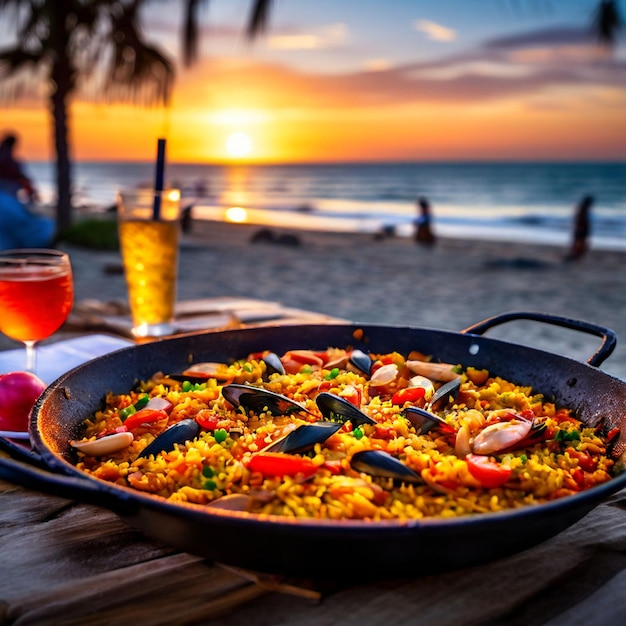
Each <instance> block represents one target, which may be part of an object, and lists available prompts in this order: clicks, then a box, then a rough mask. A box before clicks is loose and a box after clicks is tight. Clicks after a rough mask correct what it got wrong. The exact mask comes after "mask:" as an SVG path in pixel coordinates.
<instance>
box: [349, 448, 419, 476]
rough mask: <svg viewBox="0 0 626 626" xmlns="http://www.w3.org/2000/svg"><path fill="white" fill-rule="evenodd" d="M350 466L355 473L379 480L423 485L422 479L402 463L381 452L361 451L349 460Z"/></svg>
mask: <svg viewBox="0 0 626 626" xmlns="http://www.w3.org/2000/svg"><path fill="white" fill-rule="evenodd" d="M350 466H351V467H352V469H355V470H356V471H357V472H363V473H364V474H369V475H370V476H376V477H380V478H392V479H394V480H398V481H401V482H407V483H413V484H424V481H423V480H422V477H421V476H420V475H419V474H417V473H416V472H414V471H413V470H412V469H411V468H410V467H407V466H406V465H405V464H404V463H402V461H399V460H398V459H396V458H395V457H393V456H391V455H390V454H388V453H387V452H383V451H382V450H361V451H360V452H355V453H354V454H353V455H352V459H350Z"/></svg>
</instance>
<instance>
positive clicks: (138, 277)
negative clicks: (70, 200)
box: [118, 219, 179, 336]
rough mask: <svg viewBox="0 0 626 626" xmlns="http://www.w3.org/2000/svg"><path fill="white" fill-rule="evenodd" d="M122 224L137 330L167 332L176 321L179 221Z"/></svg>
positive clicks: (140, 333) (123, 221)
mask: <svg viewBox="0 0 626 626" xmlns="http://www.w3.org/2000/svg"><path fill="white" fill-rule="evenodd" d="M118 227H119V237H120V247H121V251H122V259H123V262H124V273H125V275H126V284H127V286H128V303H129V306H130V311H131V317H132V320H133V326H134V330H133V332H134V333H135V334H136V335H138V336H149V335H159V334H167V332H168V330H169V332H171V329H170V328H169V327H170V326H171V324H172V322H173V321H174V303H175V302H176V276H177V273H178V237H179V223H178V222H177V221H153V220H133V219H120V221H119V223H118Z"/></svg>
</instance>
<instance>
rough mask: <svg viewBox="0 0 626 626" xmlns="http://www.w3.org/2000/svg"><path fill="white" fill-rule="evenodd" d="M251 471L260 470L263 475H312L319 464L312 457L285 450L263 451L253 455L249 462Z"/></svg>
mask: <svg viewBox="0 0 626 626" xmlns="http://www.w3.org/2000/svg"><path fill="white" fill-rule="evenodd" d="M248 469H249V470H250V471H251V472H260V473H261V474H263V476H295V475H296V474H300V473H302V474H305V475H311V474H314V473H315V472H316V471H317V465H315V464H314V463H313V461H311V459H309V458H307V457H302V456H294V455H292V454H284V453H283V452H262V453H259V454H255V455H254V456H252V457H251V459H250V461H249V463H248Z"/></svg>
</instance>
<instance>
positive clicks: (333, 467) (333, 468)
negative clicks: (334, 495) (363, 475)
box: [322, 459, 343, 474]
mask: <svg viewBox="0 0 626 626" xmlns="http://www.w3.org/2000/svg"><path fill="white" fill-rule="evenodd" d="M322 467H324V468H326V469H327V470H328V471H329V472H330V473H331V474H341V472H342V470H343V468H342V466H341V461H339V460H338V459H334V460H328V461H324V465H322Z"/></svg>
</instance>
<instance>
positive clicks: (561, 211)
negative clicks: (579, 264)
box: [29, 162, 626, 249]
mask: <svg viewBox="0 0 626 626" xmlns="http://www.w3.org/2000/svg"><path fill="white" fill-rule="evenodd" d="M29 170H30V173H31V174H32V176H33V178H34V179H35V181H36V183H37V186H38V187H39V189H40V191H41V192H42V196H43V197H44V198H48V199H50V201H52V200H53V195H54V183H53V181H54V168H53V165H52V164H50V163H32V164H30V166H29ZM166 178H167V182H168V183H169V184H170V185H171V186H179V187H180V188H181V189H182V190H183V206H185V201H187V203H188V204H190V205H191V204H193V206H194V210H193V215H194V217H195V218H198V219H209V220H228V219H236V216H237V215H239V216H240V217H241V216H243V217H244V219H246V221H248V222H250V223H253V224H263V225H275V226H283V227H288V228H294V229H307V228H313V229H319V230H333V231H353V232H366V233H377V232H387V233H390V232H393V233H394V234H396V235H398V236H410V235H411V234H412V233H413V228H414V227H413V222H414V220H415V218H416V216H417V211H416V199H417V198H418V197H420V196H424V197H426V198H427V199H428V201H429V202H430V204H431V208H432V216H433V228H434V230H435V232H436V234H439V235H441V236H451V237H474V238H479V239H480V238H482V239H496V240H509V241H531V242H537V243H551V244H558V245H567V243H568V242H569V240H570V238H571V230H572V219H573V213H574V210H575V207H576V205H577V204H578V202H579V201H580V200H581V199H582V197H583V196H584V195H586V194H591V195H593V196H594V198H595V202H594V205H593V207H592V212H591V223H592V245H593V246H594V247H598V248H607V249H626V162H610V163H606V162H590V163H583V162H573V163H556V162H545V163H540V162H510V163H507V162H494V163H487V162H463V163H451V162H445V163H430V162H415V163H335V164H292V165H204V164H178V163H172V164H168V166H167V168H166ZM153 179H154V165H153V164H152V163H121V162H102V163H93V162H78V163H76V164H74V169H73V180H74V199H75V204H77V205H83V206H84V207H87V210H93V211H97V210H103V209H105V208H107V207H110V206H112V205H113V204H114V203H115V196H116V192H117V189H119V188H120V187H128V186H133V185H142V184H143V185H150V184H152V182H153ZM232 208H239V209H244V212H241V211H239V212H233V211H230V212H229V209H232ZM233 215H234V216H235V217H232V216H233Z"/></svg>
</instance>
